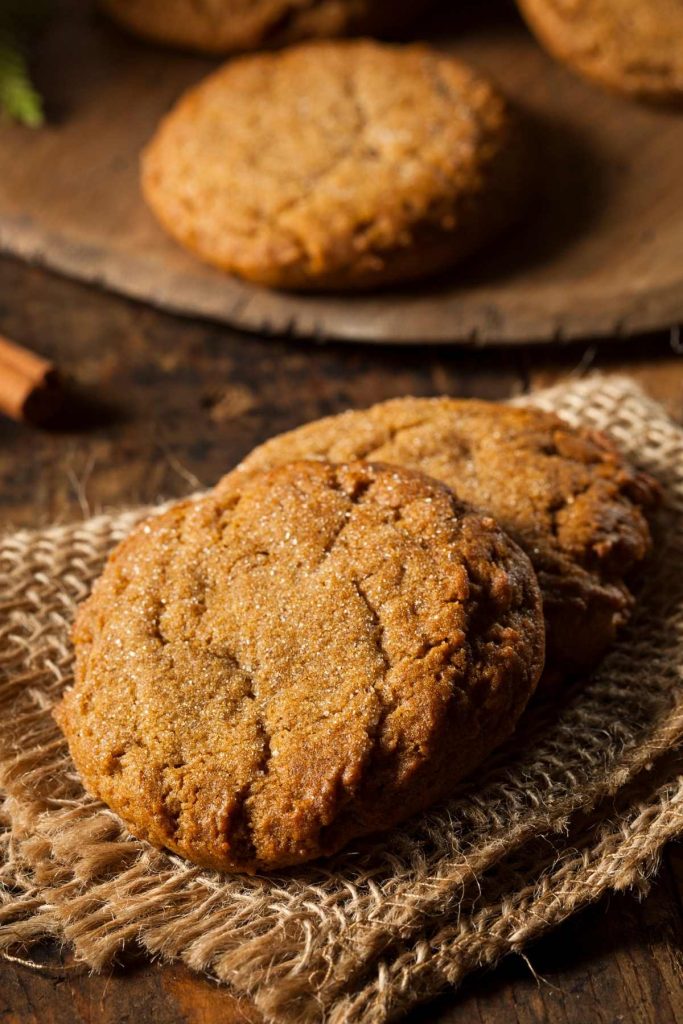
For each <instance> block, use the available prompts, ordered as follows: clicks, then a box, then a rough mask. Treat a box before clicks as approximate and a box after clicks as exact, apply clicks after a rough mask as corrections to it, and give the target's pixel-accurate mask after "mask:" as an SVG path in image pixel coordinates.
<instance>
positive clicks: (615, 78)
mask: <svg viewBox="0 0 683 1024" xmlns="http://www.w3.org/2000/svg"><path fill="white" fill-rule="evenodd" d="M518 4H519V7H520V9H521V11H522V13H523V14H524V16H525V17H526V19H527V21H528V23H529V25H530V27H531V28H532V29H533V30H534V32H535V33H536V35H537V36H538V38H539V39H540V41H541V42H542V43H543V44H544V45H545V46H546V47H547V49H548V50H550V52H551V53H552V54H553V55H554V56H555V57H557V58H559V59H560V60H563V61H565V62H566V63H567V64H569V65H570V66H571V67H572V68H574V69H575V70H576V71H579V72H580V73H581V74H584V75H586V76H588V77H589V78H592V79H593V80H594V81H596V82H599V83H600V84H601V85H605V86H607V87H608V88H610V89H615V90H617V91H618V92H624V93H628V94H631V95H634V96H640V97H643V98H645V99H650V100H673V99H680V98H681V96H683V4H681V2H680V0H518Z"/></svg>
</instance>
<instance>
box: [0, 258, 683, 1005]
mask: <svg viewBox="0 0 683 1024" xmlns="http://www.w3.org/2000/svg"><path fill="white" fill-rule="evenodd" d="M0 332H4V333H6V334H7V335H9V336H11V337H13V338H16V339H17V340H18V341H21V342H22V343H23V344H25V345H28V346H29V347H31V348H33V349H35V350H37V351H40V352H42V354H43V355H45V356H46V357H48V358H50V359H53V360H54V361H55V362H56V363H58V364H59V365H60V366H61V367H62V368H63V369H64V370H65V371H67V372H70V373H71V374H72V376H73V377H74V378H75V382H76V384H77V385H78V387H77V389H76V391H75V394H76V395H77V400H74V403H73V407H72V417H71V421H70V422H68V423H66V424H64V426H63V428H62V430H61V431H59V432H56V431H52V432H47V431H35V430H31V429H29V428H28V427H25V426H21V425H19V424H16V423H12V422H10V421H8V420H0V520H1V521H2V525H3V527H5V528H6V527H9V526H11V525H16V524H23V525H27V526H35V525H38V524H43V523H45V522H47V521H50V520H54V519H55V518H57V519H62V520H67V519H73V518H74V517H79V516H85V515H87V514H88V513H89V512H91V511H95V510H97V509H99V508H103V507H111V506H120V505H125V504H134V503H137V502H140V501H154V500H157V499H158V498H162V497H171V496H180V495H183V494H186V493H188V492H189V491H191V490H192V489H193V488H194V487H195V486H196V485H197V482H200V483H202V484H210V483H212V482H213V481H214V480H215V479H216V478H217V477H218V476H219V475H220V474H221V473H223V472H225V470H226V469H228V468H229V467H230V466H231V465H232V464H233V463H234V462H235V461H236V460H237V459H239V458H240V457H241V456H242V455H243V454H245V453H246V452H247V451H248V450H249V449H250V448H251V447H252V446H253V445H254V444H255V443H257V442H259V441H261V440H263V439H264V438H265V437H267V436H268V435H270V434H272V433H274V432H275V431H278V430H282V429H285V428H288V427H293V426H296V425H297V424H299V423H301V422H303V421H305V420H307V419H311V418H313V417H315V416H319V415H323V414H325V413H331V412H336V411H339V410H341V409H343V408H346V407H348V406H364V405H368V404H370V403H371V402H374V401H378V400H380V399H384V398H388V397H391V396H394V395H400V394H406V393H413V394H418V395H429V394H438V393H449V394H453V395H463V396H467V395H471V396H479V397H484V398H504V397H506V396H508V395H511V394H518V393H521V392H523V391H526V390H528V389H529V388H530V387H532V386H536V385H543V384H547V383H551V382H553V381H555V380H557V379H559V378H561V377H566V376H567V375H569V374H580V373H583V372H585V371H586V369H587V368H589V367H592V368H597V369H603V370H609V371H611V372H621V373H629V374H631V375H632V376H634V377H635V378H636V379H638V380H640V381H642V382H643V383H644V384H645V385H646V386H647V388H648V390H649V391H650V392H651V393H652V394H653V395H654V396H655V397H657V398H660V399H662V400H664V401H665V402H666V404H667V406H668V408H669V410H670V411H671V413H672V415H674V416H676V417H677V418H678V419H680V420H681V421H683V360H682V357H681V356H680V355H679V354H677V352H676V351H674V349H672V347H671V340H670V338H669V337H668V336H656V337H655V336H653V337H643V338H641V339H638V340H637V341H636V340H634V341H633V342H632V343H629V344H627V343H622V344H615V345H613V346H607V347H605V346H603V347H597V346H594V345H592V344H582V345H569V346H563V347H559V346H546V347H541V348H535V349H532V348H528V347H526V348H525V347H522V348H519V349H509V350H504V349H498V350H491V351H490V352H488V353H486V357H485V358H483V357H482V354H481V353H478V352H474V351H463V350H455V349H444V348H437V347H431V346H425V347H424V348H422V349H420V350H415V349H400V348H398V347H395V346H388V347H385V348H373V349H370V348H360V347H355V346H354V347H350V346H345V345H332V344H331V345H326V346H305V345H303V344H301V343H297V342H283V341H274V340H267V339H261V338H256V337H247V336H245V335H243V334H240V333H239V332H237V331H235V330H233V329H231V328H222V327H213V326H209V325H207V324H205V323H200V322H197V321H191V320H174V319H173V318H172V317H169V316H167V315H164V314H161V313H158V312H155V311H154V310H151V309H146V308H144V307H141V306H139V305H137V304H135V303H132V302H128V301H124V300H122V299H118V298H115V297H114V296H110V295H106V294H103V293H99V292H97V291H96V290H94V289H90V288H87V287H85V286H83V285H80V284H76V283H73V282H69V281H66V280H63V279H60V278H57V277H53V276H52V275H49V274H46V273H45V272H43V271H40V270H37V269H31V268H28V267H24V266H21V265H19V264H18V263H15V262H14V261H12V260H7V259H4V260H3V259H0ZM674 340H675V339H674ZM682 901H683V853H682V852H681V850H680V848H675V847H674V848H672V849H671V850H670V851H669V852H668V853H667V856H666V858H665V863H664V867H663V870H662V872H661V873H660V876H659V879H658V881H657V882H656V884H655V886H654V888H653V890H652V892H651V893H650V895H649V896H648V897H647V898H646V899H645V900H644V901H643V902H638V901H637V900H636V899H634V897H633V896H630V895H620V896H615V897H612V898H611V899H609V900H603V901H602V902H601V903H600V904H599V905H598V906H596V907H594V908H591V909H589V910H587V911H585V912H584V913H583V914H582V915H580V916H578V917H577V918H575V919H573V920H571V921H569V922H568V923H567V924H566V925H565V926H563V927H562V928H560V929H558V930H557V931H556V932H554V933H552V934H551V935H549V936H547V937H546V938H544V939H543V940H541V941H540V942H538V943H537V944H536V945H535V946H533V947H531V948H530V949H528V950H527V956H528V964H527V963H526V962H524V961H523V960H522V959H521V958H510V959H508V960H507V961H505V962H504V963H503V964H502V965H501V966H500V967H499V968H498V969H497V970H495V971H492V972H487V973H486V974H482V975H480V976H476V977H473V978H471V979H469V980H468V981H467V982H466V984H465V985H464V986H463V987H462V989H461V990H460V991H459V993H455V994H450V995H448V996H446V997H444V998H442V999H440V1000H438V1001H437V1002H435V1003H431V1004H429V1005H428V1006H426V1007H423V1008H421V1009H419V1010H416V1011H415V1012H414V1013H413V1014H411V1016H410V1017H409V1018H408V1020H407V1021H406V1024H677V1022H681V1021H683V958H682V953H681V950H682V949H683V909H682V905H683V903H682ZM27 955H29V956H31V957H35V958H37V959H38V960H40V961H41V962H43V963H44V964H46V965H47V966H48V973H47V974H44V973H39V972H37V971H35V970H31V969H29V968H27V967H22V966H20V965H18V964H16V963H10V962H3V961H2V960H0V1021H2V1024H125V1022H130V1024H218V1022H221V1024H238V1022H242V1021H246V1022H247V1024H258V1018H257V1016H256V1014H255V1012H254V1011H253V1009H250V1007H249V1006H248V1005H247V1004H245V1003H244V1002H241V1001H238V1000H236V999H235V998H234V997H233V996H232V995H231V994H230V992H229V991H228V990H227V989H225V988H220V987H218V986H216V985H215V984H213V983H212V982H211V981H209V980H207V979H205V978H201V977H198V976H196V975H194V974H192V973H190V972H189V971H188V970H186V969H185V968H184V967H182V966H180V965H173V966H162V965H160V964H158V963H156V964H147V963H144V962H137V963H136V962H130V961H129V962H128V963H127V964H126V966H125V967H121V968H119V969H117V970H116V971H114V972H112V973H110V974H106V975H101V976H94V977H92V976H90V975H89V974H88V973H87V972H85V973H84V972H83V971H82V970H78V969H76V971H75V972H74V969H73V966H72V965H71V964H69V962H68V958H67V961H66V963H64V961H63V960H62V958H61V957H60V956H59V953H58V951H55V950H53V949H47V948H43V949H39V950H31V951H29V952H28V954H27ZM529 965H531V968H533V970H534V971H535V972H536V973H537V975H538V978H536V977H534V975H533V974H532V971H531V969H530V967H529Z"/></svg>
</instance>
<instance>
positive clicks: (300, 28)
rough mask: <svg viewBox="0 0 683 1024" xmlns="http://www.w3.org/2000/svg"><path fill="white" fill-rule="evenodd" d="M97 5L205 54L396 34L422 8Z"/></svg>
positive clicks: (116, 1)
mask: <svg viewBox="0 0 683 1024" xmlns="http://www.w3.org/2000/svg"><path fill="white" fill-rule="evenodd" d="M100 6H101V7H102V9H103V10H105V11H106V12H107V13H108V14H109V15H111V17H112V18H113V19H114V20H115V21H116V22H118V24H119V25H121V26H122V27H123V28H125V29H128V30H129V31H130V32H133V33H135V35H139V36H142V37H143V38H144V39H149V40H151V41H152V42H156V43H162V44H164V45H166V46H177V47H181V48H182V49H188V50H199V51H200V52H204V53H233V52H235V51H239V50H252V49H260V48H266V47H269V46H283V45H286V44H289V43H292V42H296V41H298V40H300V39H308V38H315V37H321V38H327V37H330V36H340V35H345V34H352V33H357V32H367V33H369V34H370V35H374V34H377V33H382V32H386V31H390V32H395V31H397V29H399V28H401V27H402V26H404V25H405V24H407V23H408V22H409V21H410V19H411V17H412V16H414V15H416V14H417V13H419V12H423V11H424V9H425V4H424V3H418V0H394V2H393V3H389V2H388V0H307V2H305V3H301V2H298V3H292V2H291V0H199V2H198V0H170V2H169V0H100Z"/></svg>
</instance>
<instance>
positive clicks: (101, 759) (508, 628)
mask: <svg viewBox="0 0 683 1024" xmlns="http://www.w3.org/2000/svg"><path fill="white" fill-rule="evenodd" d="M74 642H75V646H76V684H75V687H74V688H73V689H72V690H71V691H69V692H67V694H66V696H65V697H64V699H63V701H62V703H61V705H60V706H59V708H58V709H57V712H56V716H57V719H58V721H59V723H60V725H61V727H62V729H63V730H64V732H65V733H66V736H67V739H68V741H69V746H70V749H71V752H72V754H73V757H74V760H75V762H76V765H77V767H78V769H79V771H80V772H81V775H82V777H83V779H84V781H85V783H86V785H87V786H88V788H89V789H90V790H91V791H92V792H93V793H95V794H96V795H97V796H98V797H100V798H102V799H103V800H105V801H106V802H107V803H108V804H109V805H110V806H111V807H112V808H113V809H114V810H115V811H117V812H118V813H119V814H120V815H121V817H122V818H123V819H124V820H125V821H126V822H127V823H128V824H129V825H130V827H131V829H132V830H133V832H135V833H136V834H137V835H139V836H143V837H145V838H147V839H148V840H149V841H150V842H152V843H154V844H155V845H158V846H166V847H168V848H170V849H172V850H175V851H177V852H179V853H181V854H183V855H184V856H186V857H188V858H189V859H190V860H193V861H195V862H197V863H199V864H203V865H207V866H210V867H214V868H219V869H226V870H246V871H255V870H269V869H273V868H277V867H282V866H285V865H291V864H297V863H300V862H302V861H306V860H309V859H311V858H314V857H317V856H319V855H320V854H327V853H331V852H333V851H335V850H337V849H339V848H340V847H341V846H342V845H343V844H344V843H346V842H348V840H349V839H351V838H353V837H355V836H359V835H363V834H365V833H370V832H375V831H377V830H378V829H381V828H386V827H387V826H390V825H393V824H394V823H396V822H398V821H400V820H402V819H404V818H405V817H407V816H408V815H410V814H412V813H414V812H416V811H418V810H420V809H422V808H424V807H426V806H428V805H429V804H431V803H433V802H434V801H435V800H438V799H440V798H443V797H444V796H446V795H448V793H449V792H450V791H451V790H452V787H453V785H454V783H455V782H456V781H457V780H458V779H460V778H461V777H462V776H463V775H464V774H465V773H467V772H470V771H471V770H472V769H473V768H474V767H475V766H476V765H477V764H478V763H479V762H480V761H481V760H482V758H483V757H484V756H485V755H486V754H487V753H488V751H489V750H491V749H492V748H493V747H494V746H495V745H496V744H498V743H500V742H501V740H502V739H504V738H505V737H506V736H507V735H508V734H509V733H510V732H511V730H512V729H513V728H514V725H515V723H516V721H517V719H518V717H519V715H520V714H521V712H522V710H523V708H524V706H525V704H526V702H527V700H528V699H529V697H530V695H531V693H532V692H533V690H534V688H535V685H536V682H537V680H538V677H539V675H540V672H541V669H542V664H543V646H544V629H543V617H542V612H541V601H540V594H539V591H538V585H537V583H536V579H535V576H534V573H533V571H532V569H531V566H530V564H529V561H528V559H527V558H526V556H525V555H524V554H523V553H522V552H521V551H520V550H519V549H518V548H517V546H516V545H515V544H513V542H512V541H510V540H509V539H508V538H507V537H506V536H505V535H504V534H503V533H502V532H501V531H500V530H499V529H498V527H497V526H496V525H495V523H494V522H493V520H491V519H490V518H486V517H482V516H480V515H478V514H476V513H474V512H472V511H471V510H470V509H468V508H467V507H466V506H463V505H462V504H461V503H460V502H458V501H457V500H456V499H455V498H454V496H453V495H452V493H451V492H450V491H449V490H448V489H447V488H446V487H444V486H443V485H442V484H439V483H437V482H436V481H433V480H430V479H429V478H427V477H425V476H423V475H422V474H420V473H415V472H412V471H410V470H401V469H396V468H395V467H388V466H381V465H371V464H368V463H353V464H349V465H343V466H337V467H333V466H330V465H328V464H325V463H319V462H315V463H314V462H303V463H296V464H293V465H289V466H284V467H280V468H278V469H276V470H272V471H270V472H268V473H264V474H258V475H255V476H253V477H251V478H249V479H247V478H245V477H243V476H239V475H238V476H237V477H236V478H235V480H234V481H233V483H232V484H228V483H227V482H225V481H224V482H223V485H222V487H221V490H220V493H218V492H216V493H211V494H209V495H208V496H207V497H205V498H203V499H201V500H199V501H197V502H194V503H193V502H185V503H183V504H181V505H177V506H175V507H174V508H172V509H171V510H170V511H168V512H166V513H164V514H162V515H160V516H158V517H155V518H152V519H150V520H148V521H147V522H146V523H145V524H144V525H143V526H141V527H139V528H138V529H137V530H136V531H135V532H134V533H133V534H132V536H130V537H129V538H128V539H127V540H126V541H124V542H123V544H121V545H120V546H119V547H118V548H117V549H116V551H115V552H114V553H113V555H112V557H111V558H110V560H109V562H108V565H107V567H106V569H105V571H104V574H103V575H102V577H101V579H100V580H99V582H98V583H97V585H96V587H95V589H94V591H93V594H92V596H91V597H90V598H89V600H88V601H87V602H86V603H85V604H84V605H83V606H82V607H81V609H80V611H79V614H78V617H77V621H76V625H75V630H74Z"/></svg>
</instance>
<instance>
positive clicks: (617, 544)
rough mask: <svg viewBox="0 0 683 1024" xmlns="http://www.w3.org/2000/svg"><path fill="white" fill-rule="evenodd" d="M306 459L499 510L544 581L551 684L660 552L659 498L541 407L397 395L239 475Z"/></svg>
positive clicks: (302, 437)
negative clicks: (651, 511)
mask: <svg viewBox="0 0 683 1024" xmlns="http://www.w3.org/2000/svg"><path fill="white" fill-rule="evenodd" d="M306 458H307V459H317V458H324V459H329V460H330V461H332V462H337V461H346V460H348V459H354V458H367V459H379V460H382V461H384V462H389V463H396V464H398V465H402V466H412V467H414V468H416V469H420V470H422V471H424V472H425V473H429V474H430V475H431V476H433V477H435V478H437V479H439V480H442V481H444V483H446V484H447V485H448V486H449V487H450V488H452V489H453V491H454V492H455V493H456V494H457V496H458V497H459V498H460V499H461V500H463V501H466V502H469V503H470V504H472V505H473V506H475V507H478V508H480V509H482V510H484V511H485V512H486V513H488V514H490V515H492V516H493V517H494V518H495V519H496V520H497V521H498V523H499V524H500V525H501V526H502V527H503V529H504V530H506V531H507V533H508V534H509V535H510V536H511V537H513V538H514V539H515V540H516V541H517V543H518V544H519V545H520V546H521V547H522V548H523V549H524V550H525V551H526V552H527V554H528V555H529V558H530V559H531V561H532V563H533V565H534V568H535V570H536V572H537V574H538V578H539V582H540V585H541V592H542V593H543V601H544V607H545V615H546V620H547V632H548V635H547V669H546V674H545V677H544V681H545V682H546V683H550V682H555V681H557V680H558V679H560V678H563V677H565V676H568V675H574V674H577V673H579V672H584V671H586V670H587V669H589V668H591V667H592V666H593V665H595V664H596V663H597V661H598V660H599V659H600V658H601V657H602V655H603V654H604V652H605V650H606V649H607V647H608V646H609V645H610V644H611V643H612V641H613V639H614V637H615V635H616V633H617V630H618V629H619V627H620V626H621V625H622V624H623V623H624V622H625V621H626V619H627V618H628V615H629V613H630V611H631V607H632V604H633V597H632V595H631V592H630V590H629V588H628V586H627V583H626V582H625V577H627V576H628V575H629V573H631V571H632V570H634V569H635V568H636V567H637V566H638V565H639V563H640V562H642V560H643V559H644V558H645V556H646V554H647V553H648V551H649V549H650V532H649V528H648V524H647V521H646V518H645V514H644V512H645V511H646V510H647V509H648V508H651V507H652V506H653V505H654V504H655V503H656V500H657V496H658V493H659V492H658V487H657V484H656V483H655V481H654V480H652V479H651V478H649V477H647V476H645V475H643V474H640V473H637V472H635V471H634V470H633V469H632V468H631V467H630V466H628V465H627V464H626V462H625V461H624V460H623V459H622V458H621V457H620V456H619V454H618V453H617V452H616V450H615V449H614V447H613V445H612V444H611V443H610V441H609V440H607V439H606V438H605V437H603V436H600V435H597V434H595V433H593V432H588V431H585V430H573V429H572V428H570V427H569V426H568V425H567V424H566V423H564V422H563V421H562V420H561V419H558V418H557V417H556V416H553V415H550V414H548V413H545V412H541V411H539V410H537V409H515V408H512V407H510V406H506V405H495V404H492V403H488V402H481V401H475V400H459V399H453V398H398V399H394V400H392V401H389V402H384V403H382V404H380V405H375V406H373V407H372V408H370V409H366V410H361V411H352V412H347V413H343V414H342V415H340V416H332V417H329V418H327V419H323V420H318V421H317V422H314V423H309V424H307V425H305V426H303V427H300V428H299V429H298V430H294V431H292V432H291V433H288V434H283V435H281V436H280V437H275V438H273V439H272V440H270V441H267V442H266V443H265V444H264V445H261V446H260V447H259V448H257V449H256V450H255V451H254V452H253V453H252V454H251V455H250V456H249V457H248V458H247V459H246V460H245V462H244V463H243V464H242V466H241V467H240V468H239V469H238V470H237V473H238V474H241V475H244V474H245V473H247V474H248V473H249V472H252V471H260V470H263V469H265V468H268V467H271V466H275V465H279V464H280V463H283V462H289V461H290V460H292V459H306ZM219 486H220V485H219ZM227 486H228V487H232V486H233V483H232V480H231V477H230V476H228V478H227Z"/></svg>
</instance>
